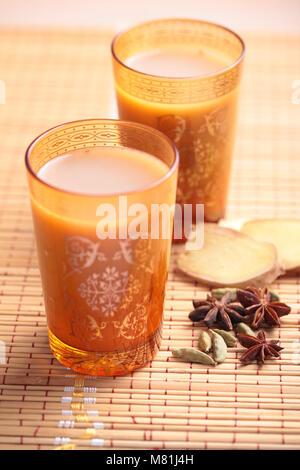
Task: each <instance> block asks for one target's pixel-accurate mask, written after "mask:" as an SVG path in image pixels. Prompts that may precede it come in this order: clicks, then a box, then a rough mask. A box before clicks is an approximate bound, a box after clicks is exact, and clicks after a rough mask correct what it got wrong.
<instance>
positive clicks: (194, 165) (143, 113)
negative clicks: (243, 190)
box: [115, 44, 238, 222]
mask: <svg viewBox="0 0 300 470" xmlns="http://www.w3.org/2000/svg"><path fill="white" fill-rule="evenodd" d="M124 63H125V65H127V66H128V67H130V68H131V69H133V70H136V71H138V72H141V73H143V74H148V79H149V78H150V76H153V77H156V79H157V77H162V81H161V85H162V86H164V87H165V88H166V90H165V91H161V89H160V84H159V83H157V82H155V83H153V84H150V85H149V86H150V87H152V88H151V89H150V88H146V85H145V86H144V85H143V84H142V82H143V78H139V81H138V78H136V81H137V83H136V84H134V86H133V83H134V79H133V78H132V84H131V85H129V84H128V87H127V86H122V83H121V79H119V80H118V78H117V79H116V83H115V87H116V96H117V102H118V110H119V116H120V118H121V119H126V120H131V121H136V122H141V123H144V124H147V125H149V126H152V127H154V128H157V129H159V130H160V131H162V132H164V133H165V134H166V135H167V136H168V137H170V138H171V139H172V140H173V142H174V143H175V144H176V146H177V148H178V150H179V154H180V165H179V175H178V189H177V202H179V203H181V204H193V205H195V204H197V203H198V204H203V203H204V204H205V208H204V215H205V220H207V221H211V222H214V221H217V220H219V219H220V218H222V217H223V216H224V213H225V207H226V200H227V192H228V186H229V178H230V170H231V160H232V152H233V143H234V133H235V121H236V108H237V99H238V87H235V88H234V89H233V90H231V91H230V92H229V93H225V94H223V93H222V92H221V93H220V95H221V96H220V97H216V98H214V99H207V100H206V99H204V101H203V100H200V99H199V102H198V103H197V102H196V103H195V102H193V103H188V102H186V103H183V104H176V103H173V102H172V101H176V100H177V95H178V96H180V87H181V86H182V90H183V89H185V93H186V96H187V100H188V92H187V91H186V88H187V86H188V85H187V84H186V82H185V83H183V82H180V80H182V79H189V78H191V79H192V78H201V77H206V76H209V75H214V74H215V75H216V77H217V74H218V72H219V71H221V70H222V69H224V68H226V67H227V66H228V65H230V59H229V58H228V57H227V56H226V53H224V54H223V53H217V52H216V51H215V50H212V49H211V50H210V49H209V48H207V47H202V48H201V47H200V46H199V47H198V48H197V47H196V46H195V47H194V48H191V47H184V46H183V45H180V44H177V45H176V47H174V45H172V46H171V45H170V46H169V47H168V48H167V47H166V48H164V49H158V50H153V51H147V52H144V53H140V54H137V55H134V56H132V57H128V58H127V59H126V60H124ZM118 67H120V66H119V65H118V64H117V65H116V64H115V70H116V71H117V72H116V73H117V74H118ZM120 73H121V72H120ZM125 73H126V71H124V77H123V80H124V82H125V81H126V76H125ZM142 77H143V76H142ZM164 78H170V81H171V80H172V79H174V83H173V82H172V83H171V84H170V86H169V88H168V89H167V85H166V84H165V82H164V81H163V79H164ZM176 80H177V81H176ZM216 80H217V78H216ZM192 86H194V87H195V85H191V92H192ZM156 87H157V94H156V97H155V96H154V95H155V89H156ZM125 88H126V89H125ZM127 88H128V89H127ZM198 88H199V89H200V85H199V87H198ZM208 88H209V87H208ZM131 90H133V91H132V92H131ZM195 90H196V88H195ZM195 90H194V91H193V92H194V93H198V91H195ZM220 90H221V91H222V88H220ZM205 93H206V88H205V87H204V88H203V92H201V91H199V98H202V97H204V96H205ZM136 95H138V96H136ZM147 96H149V99H148V98H147ZM153 96H154V99H152V98H153ZM174 97H175V98H174Z"/></svg>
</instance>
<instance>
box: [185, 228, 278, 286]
mask: <svg viewBox="0 0 300 470" xmlns="http://www.w3.org/2000/svg"><path fill="white" fill-rule="evenodd" d="M203 229H204V238H203V240H204V243H203V246H202V247H201V248H200V249H193V250H192V249H190V248H189V245H190V242H191V241H193V240H189V241H188V242H187V244H186V245H185V250H184V252H183V253H181V254H180V255H179V256H178V258H177V267H178V269H179V270H180V271H182V272H183V273H185V274H186V275H187V276H190V277H192V278H194V279H198V280H199V281H201V282H202V283H204V284H206V285H210V286H212V287H214V288H215V287H226V286H229V287H239V288H244V287H247V286H248V285H253V286H258V287H261V286H264V285H267V284H271V283H272V282H273V281H274V280H275V279H276V278H277V277H278V276H280V275H281V274H283V272H284V270H283V268H282V265H281V263H280V262H279V260H278V253H277V250H276V248H275V246H274V245H273V244H272V243H266V242H260V241H258V240H255V239H254V238H252V237H250V236H248V235H246V234H245V233H241V232H239V231H237V230H232V229H229V228H226V227H222V226H220V225H218V224H212V223H205V224H204V227H203Z"/></svg>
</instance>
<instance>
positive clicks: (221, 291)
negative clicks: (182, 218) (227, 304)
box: [211, 287, 237, 302]
mask: <svg viewBox="0 0 300 470" xmlns="http://www.w3.org/2000/svg"><path fill="white" fill-rule="evenodd" d="M236 291H237V288H236V287H218V288H216V289H212V291H211V295H212V296H213V297H214V298H215V299H217V300H221V299H222V297H223V296H224V295H225V294H227V292H230V294H231V297H230V300H231V302H235V301H236Z"/></svg>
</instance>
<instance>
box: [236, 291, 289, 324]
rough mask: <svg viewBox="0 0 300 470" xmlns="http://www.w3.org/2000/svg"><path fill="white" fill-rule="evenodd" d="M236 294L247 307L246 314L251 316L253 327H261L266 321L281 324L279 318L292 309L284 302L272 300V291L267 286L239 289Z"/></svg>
mask: <svg viewBox="0 0 300 470" xmlns="http://www.w3.org/2000/svg"><path fill="white" fill-rule="evenodd" d="M236 295H237V299H238V301H239V302H240V303H241V304H242V305H243V306H244V307H245V315H249V316H250V319H251V326H252V327H253V328H259V326H260V325H261V324H262V323H264V322H265V323H267V324H268V325H277V326H280V319H279V318H280V317H282V316H283V315H288V314H289V313H290V311H291V308H290V307H289V306H288V305H286V304H284V303H282V302H271V296H270V292H269V290H268V289H267V288H266V287H264V288H262V289H257V288H255V287H248V288H247V289H244V290H241V289H238V290H237V293H236Z"/></svg>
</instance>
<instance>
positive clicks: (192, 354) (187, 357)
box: [172, 348, 216, 366]
mask: <svg viewBox="0 0 300 470" xmlns="http://www.w3.org/2000/svg"><path fill="white" fill-rule="evenodd" d="M172 354H173V356H174V357H178V358H180V359H182V360H184V361H187V362H198V363H200V364H205V365H208V366H215V365H216V363H215V361H214V360H213V358H212V357H211V356H209V355H208V354H206V353H205V352H203V351H200V350H199V349H196V348H179V349H173V351H172Z"/></svg>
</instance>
